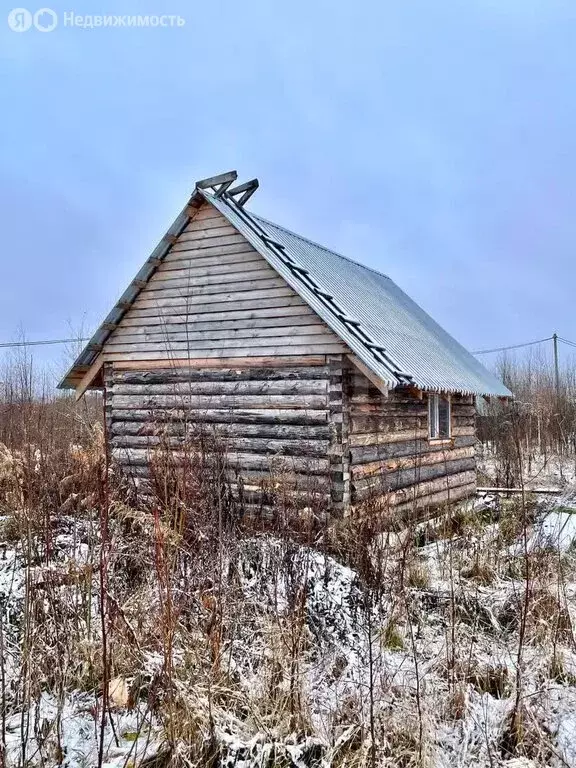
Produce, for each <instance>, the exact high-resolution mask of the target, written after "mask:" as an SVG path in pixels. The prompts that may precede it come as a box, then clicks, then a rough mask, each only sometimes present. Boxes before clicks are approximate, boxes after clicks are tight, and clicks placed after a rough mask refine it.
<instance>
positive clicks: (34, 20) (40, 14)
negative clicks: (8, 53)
mask: <svg viewBox="0 0 576 768" xmlns="http://www.w3.org/2000/svg"><path fill="white" fill-rule="evenodd" d="M8 26H9V27H10V29H11V30H12V31H13V32H28V30H29V29H31V28H32V27H34V28H35V29H37V30H38V32H52V31H53V30H55V29H56V27H57V26H58V14H57V13H56V11H53V10H52V8H40V10H38V11H35V12H34V13H32V12H31V11H29V10H28V8H13V9H12V10H11V11H10V13H9V14H8Z"/></svg>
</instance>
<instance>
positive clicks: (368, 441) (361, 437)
mask: <svg viewBox="0 0 576 768" xmlns="http://www.w3.org/2000/svg"><path fill="white" fill-rule="evenodd" d="M425 437H428V430H427V429H407V430H405V431H402V432H394V431H391V432H388V431H382V432H370V433H367V434H358V433H352V434H351V435H350V437H349V443H350V445H351V446H361V445H386V444H389V443H403V442H408V441H410V440H412V441H416V440H419V439H421V438H425Z"/></svg>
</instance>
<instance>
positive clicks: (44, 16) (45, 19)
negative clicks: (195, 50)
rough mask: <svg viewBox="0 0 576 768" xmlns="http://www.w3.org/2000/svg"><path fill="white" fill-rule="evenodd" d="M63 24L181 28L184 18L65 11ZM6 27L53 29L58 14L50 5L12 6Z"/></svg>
mask: <svg viewBox="0 0 576 768" xmlns="http://www.w3.org/2000/svg"><path fill="white" fill-rule="evenodd" d="M62 20H63V25H62V26H64V27H77V28H79V29H99V28H104V27H183V26H184V25H185V24H186V19H183V18H182V16H176V15H172V14H167V13H163V14H161V15H157V14H149V15H146V16H142V15H140V14H139V15H137V16H128V15H124V16H118V15H116V14H102V15H100V14H98V15H93V14H90V15H86V16H81V15H80V14H77V13H74V11H66V13H64V14H63V15H62ZM8 26H9V27H10V29H11V30H12V31H13V32H28V30H29V29H32V28H34V29H36V30H38V32H52V31H53V30H55V29H56V27H57V26H58V14H57V13H56V11H53V10H52V8H40V10H38V11H35V12H32V11H29V10H28V9H27V8H13V9H12V10H11V11H10V13H9V14H8Z"/></svg>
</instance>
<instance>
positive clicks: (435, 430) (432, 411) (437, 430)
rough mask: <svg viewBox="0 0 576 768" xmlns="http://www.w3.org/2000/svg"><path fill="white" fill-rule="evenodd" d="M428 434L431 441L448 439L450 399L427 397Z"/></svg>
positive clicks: (438, 396)
mask: <svg viewBox="0 0 576 768" xmlns="http://www.w3.org/2000/svg"><path fill="white" fill-rule="evenodd" d="M428 434H429V436H430V439H431V440H448V439H450V398H448V397H444V396H443V395H438V394H431V395H428Z"/></svg>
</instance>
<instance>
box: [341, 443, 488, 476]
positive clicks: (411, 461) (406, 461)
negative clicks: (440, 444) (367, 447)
mask: <svg viewBox="0 0 576 768" xmlns="http://www.w3.org/2000/svg"><path fill="white" fill-rule="evenodd" d="M475 454H476V450H475V448H474V446H470V447H468V448H449V449H448V450H447V451H435V452H434V453H427V454H424V455H422V456H406V457H400V458H395V459H385V460H381V461H373V462H371V463H369V464H358V465H355V466H353V467H352V468H351V472H352V477H353V478H354V479H356V478H362V477H369V476H370V475H375V474H380V473H387V472H394V471H396V470H401V469H410V468H411V467H424V466H430V465H433V464H445V462H447V461H455V460H456V459H470V458H474V456H475Z"/></svg>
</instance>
